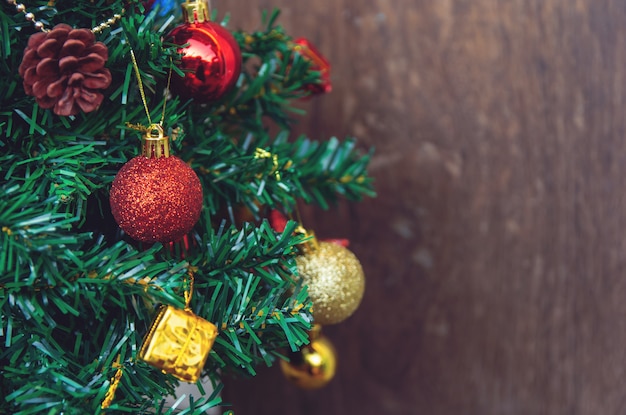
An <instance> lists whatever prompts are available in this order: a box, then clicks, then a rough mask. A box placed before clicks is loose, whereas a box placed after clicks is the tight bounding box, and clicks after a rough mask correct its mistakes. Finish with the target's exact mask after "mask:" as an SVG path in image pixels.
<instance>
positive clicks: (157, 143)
mask: <svg viewBox="0 0 626 415" xmlns="http://www.w3.org/2000/svg"><path fill="white" fill-rule="evenodd" d="M151 127H154V126H151ZM167 140H168V137H165V136H163V134H162V130H160V134H159V136H158V137H156V136H155V135H153V133H152V132H148V133H147V134H146V135H145V136H144V146H143V152H142V155H140V156H137V157H135V158H133V159H131V160H129V161H128V162H127V163H126V164H124V165H123V166H122V168H121V169H120V171H119V172H118V173H117V175H116V176H115V179H114V180H113V184H112V185H111V194H110V199H109V202H110V204H111V213H113V217H114V218H115V221H116V222H117V224H118V225H119V226H120V228H122V230H124V232H126V233H127V234H128V235H129V236H130V237H131V238H133V239H135V240H137V241H141V242H162V243H168V242H173V241H177V240H179V239H181V238H183V237H184V236H185V235H186V234H187V233H188V232H189V231H190V230H191V229H192V228H193V226H194V225H195V224H196V222H197V221H198V218H199V217H200V212H201V210H202V185H201V184H200V180H199V179H198V176H197V175H196V173H195V172H194V171H193V169H192V168H191V167H189V166H188V165H187V164H186V163H185V162H184V161H182V160H181V159H179V158H178V157H175V156H170V155H169V143H168V142H167Z"/></svg>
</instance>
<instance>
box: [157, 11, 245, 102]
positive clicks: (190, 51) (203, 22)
mask: <svg viewBox="0 0 626 415" xmlns="http://www.w3.org/2000/svg"><path fill="white" fill-rule="evenodd" d="M182 8H183V16H184V19H185V23H183V24H182V25H180V26H177V27H175V28H174V29H173V30H172V31H171V32H170V33H169V34H168V35H167V36H166V40H167V41H169V42H172V43H174V44H177V45H181V46H182V45H185V44H188V46H186V47H183V48H180V49H178V52H180V53H182V54H183V56H182V59H181V64H180V66H179V67H180V69H182V70H183V71H184V72H185V76H184V77H180V76H178V75H174V76H172V81H171V90H172V92H173V93H174V94H176V95H178V96H180V97H181V98H184V99H189V98H193V99H194V100H195V101H197V102H205V103H206V102H211V101H216V100H218V99H220V98H221V97H223V96H224V95H225V94H226V93H227V92H228V91H229V90H230V89H231V88H232V87H233V86H234V85H235V82H237V78H239V74H240V73H241V50H240V49H239V45H238V44H237V41H236V40H235V38H234V37H233V35H232V34H231V33H230V32H229V31H228V30H226V29H225V28H224V27H223V26H221V25H220V24H218V23H214V22H211V21H209V19H208V17H207V16H208V11H207V6H206V4H205V3H204V2H202V1H187V2H185V3H184V4H183V5H182Z"/></svg>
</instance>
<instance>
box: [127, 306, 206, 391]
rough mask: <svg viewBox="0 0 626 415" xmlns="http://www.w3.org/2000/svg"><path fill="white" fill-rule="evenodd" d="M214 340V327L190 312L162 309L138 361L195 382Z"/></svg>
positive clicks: (149, 332)
mask: <svg viewBox="0 0 626 415" xmlns="http://www.w3.org/2000/svg"><path fill="white" fill-rule="evenodd" d="M216 337H217V327H215V325H214V324H212V323H210V322H208V321H207V320H205V319H203V318H201V317H198V316H197V315H195V314H194V313H193V312H192V311H191V310H189V309H184V310H181V309H178V308H175V307H172V306H169V305H168V306H161V307H160V308H159V311H158V314H157V316H156V317H155V319H154V321H153V322H152V325H151V326H150V330H149V331H148V334H147V335H146V337H145V339H144V341H143V344H142V346H141V349H140V350H139V359H141V360H143V361H144V362H146V363H148V364H150V365H152V366H154V367H156V368H157V369H161V371H162V372H163V373H167V374H170V375H172V376H174V377H176V378H177V379H180V380H182V381H184V382H196V381H197V380H198V379H199V378H200V375H201V373H202V369H203V368H204V364H205V362H206V360H207V358H208V356H209V352H210V351H211V348H212V347H213V342H214V341H215V338H216Z"/></svg>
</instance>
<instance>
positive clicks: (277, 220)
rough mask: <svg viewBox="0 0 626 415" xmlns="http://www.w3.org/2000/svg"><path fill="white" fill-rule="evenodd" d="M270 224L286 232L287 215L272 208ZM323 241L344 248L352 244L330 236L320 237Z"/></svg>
mask: <svg viewBox="0 0 626 415" xmlns="http://www.w3.org/2000/svg"><path fill="white" fill-rule="evenodd" d="M269 221H270V226H271V227H272V229H274V230H275V231H276V232H284V230H285V226H287V217H286V216H285V215H283V214H282V213H281V212H280V211H279V210H276V209H272V210H271V211H270V216H269ZM320 241H323V242H330V243H332V244H335V245H341V246H343V247H344V248H347V247H348V246H350V240H349V239H345V238H330V239H320Z"/></svg>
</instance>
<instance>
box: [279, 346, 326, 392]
mask: <svg viewBox="0 0 626 415" xmlns="http://www.w3.org/2000/svg"><path fill="white" fill-rule="evenodd" d="M336 367H337V355H336V352H335V348H334V347H333V345H332V343H331V342H330V341H329V340H328V339H327V338H326V337H324V336H321V335H320V336H319V337H318V338H316V339H313V340H311V343H310V344H308V345H306V346H304V347H303V348H302V349H300V350H299V351H297V352H292V353H290V354H289V362H287V361H285V360H281V361H280V368H281V370H282V372H283V375H284V376H285V378H286V379H287V380H289V381H290V382H291V383H293V384H295V385H296V386H298V387H301V388H303V389H317V388H321V387H323V386H326V385H327V384H328V382H330V381H331V380H332V378H333V377H334V376H335V370H336Z"/></svg>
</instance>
